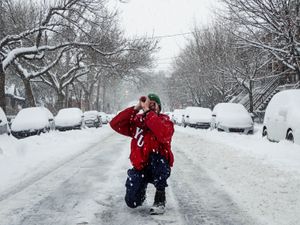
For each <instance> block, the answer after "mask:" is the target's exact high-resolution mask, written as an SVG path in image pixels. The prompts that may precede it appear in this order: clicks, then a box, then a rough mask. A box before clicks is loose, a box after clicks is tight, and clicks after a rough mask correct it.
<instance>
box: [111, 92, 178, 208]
mask: <svg viewBox="0 0 300 225" xmlns="http://www.w3.org/2000/svg"><path fill="white" fill-rule="evenodd" d="M140 110H143V113H142V114H138V112H139V111H140ZM160 111H161V102H160V99H159V97H158V96H157V95H155V94H149V95H148V96H147V97H141V98H140V100H139V102H138V104H137V105H136V106H134V107H130V108H127V109H125V110H123V111H122V112H120V113H119V114H118V115H117V116H115V117H114V118H113V119H112V121H111V122H110V126H111V127H112V128H113V129H114V130H115V131H116V132H118V133H120V134H123V135H126V136H129V137H131V138H132V140H131V153H130V161H131V163H132V165H133V168H132V169H129V170H128V172H127V174H128V177H127V180H126V195H125V201H126V204H127V205H128V206H129V207H131V208H135V207H138V206H140V205H142V204H143V202H144V200H145V198H146V189H147V185H148V183H152V184H153V185H154V186H155V188H156V192H155V197H154V203H153V206H152V207H151V209H150V213H151V214H163V213H164V212H165V203H166V194H165V188H166V187H167V186H168V184H167V179H168V178H169V176H170V173H171V168H170V167H172V166H173V162H174V156H173V153H172V150H171V140H172V136H173V133H174V125H173V123H172V122H171V121H170V119H169V117H168V116H167V115H164V114H162V113H160Z"/></svg>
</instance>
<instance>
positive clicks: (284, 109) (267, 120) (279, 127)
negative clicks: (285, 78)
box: [264, 89, 300, 144]
mask: <svg viewBox="0 0 300 225" xmlns="http://www.w3.org/2000/svg"><path fill="white" fill-rule="evenodd" d="M299 99H300V90H298V89H297V90H284V91H281V92H279V93H277V94H276V95H274V96H273V98H272V99H271V101H270V103H269V104H268V107H267V109H266V113H265V117H264V126H265V127H266V128H267V132H268V138H269V139H271V140H275V141H279V140H284V139H285V137H286V134H287V131H288V130H289V129H292V132H293V136H294V141H295V142H296V143H297V144H300V115H299V111H300V102H299Z"/></svg>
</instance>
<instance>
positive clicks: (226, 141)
mask: <svg viewBox="0 0 300 225" xmlns="http://www.w3.org/2000/svg"><path fill="white" fill-rule="evenodd" d="M176 136H178V137H180V138H177V139H176ZM173 146H174V147H175V148H174V150H175V166H176V150H177V151H184V153H185V154H186V155H187V156H188V157H189V158H190V159H191V160H192V161H193V162H194V163H198V164H199V165H201V168H203V169H204V170H205V171H206V172H207V174H209V176H210V177H211V178H212V179H213V180H214V181H215V182H216V185H217V186H219V187H220V188H221V189H222V190H225V191H226V192H227V193H228V194H229V195H230V196H231V198H232V199H233V200H234V201H235V202H236V203H237V204H238V205H239V206H240V208H241V209H243V210H244V211H245V212H246V213H247V214H248V215H250V216H251V217H253V218H255V219H256V220H258V221H259V224H264V225H282V224H286V225H294V224H295V225H296V224H299V221H300V215H299V213H298V212H299V208H300V189H299V187H300V146H299V145H297V144H292V143H288V142H286V141H282V142H280V143H272V142H269V141H268V140H266V139H263V138H262V137H261V127H257V126H256V129H255V134H254V135H240V134H236V133H224V132H217V131H209V130H194V129H191V128H186V129H184V128H182V127H176V132H175V141H174V142H173Z"/></svg>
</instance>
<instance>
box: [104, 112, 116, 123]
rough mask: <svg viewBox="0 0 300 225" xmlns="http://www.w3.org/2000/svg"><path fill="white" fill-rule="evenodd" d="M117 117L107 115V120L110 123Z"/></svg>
mask: <svg viewBox="0 0 300 225" xmlns="http://www.w3.org/2000/svg"><path fill="white" fill-rule="evenodd" d="M115 116H116V115H115V114H107V116H106V117H107V120H108V123H109V122H110V121H111V120H112V119H113V118H114V117H115Z"/></svg>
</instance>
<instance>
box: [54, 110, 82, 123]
mask: <svg viewBox="0 0 300 225" xmlns="http://www.w3.org/2000/svg"><path fill="white" fill-rule="evenodd" d="M82 116H83V113H82V111H81V109H79V108H65V109H61V110H59V111H58V113H57V115H56V117H55V125H56V126H62V127H64V126H75V125H78V124H81V121H82Z"/></svg>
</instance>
